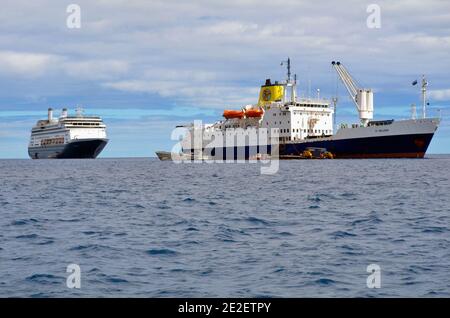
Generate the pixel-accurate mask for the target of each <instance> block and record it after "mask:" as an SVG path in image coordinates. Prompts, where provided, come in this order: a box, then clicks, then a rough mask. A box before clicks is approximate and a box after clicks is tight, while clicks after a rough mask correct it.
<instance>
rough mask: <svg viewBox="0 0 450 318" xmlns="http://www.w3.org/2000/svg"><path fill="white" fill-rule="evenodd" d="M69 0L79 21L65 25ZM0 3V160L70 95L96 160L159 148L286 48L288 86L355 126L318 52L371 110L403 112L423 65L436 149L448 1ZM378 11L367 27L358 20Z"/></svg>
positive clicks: (254, 85)
mask: <svg viewBox="0 0 450 318" xmlns="http://www.w3.org/2000/svg"><path fill="white" fill-rule="evenodd" d="M70 3H77V4H78V5H79V6H80V8H81V28H80V29H69V28H67V26H66V19H67V17H68V15H69V14H68V13H66V8H67V6H68V5H69V4H70ZM339 3H340V5H339V6H337V5H336V4H330V2H327V1H297V0H295V1H294V0H286V1H265V0H259V1H256V0H228V1H210V0H198V1H168V0H165V1H158V0H152V1H138V0H127V1H125V0H108V1H106V0H90V1H76V0H73V1H71V2H66V1H60V0H58V1H57V0H36V1H33V2H32V3H30V1H23V0H15V1H2V3H1V6H2V8H1V10H0V158H26V157H27V152H26V148H27V142H28V138H29V133H30V129H31V126H32V125H33V124H34V123H35V122H36V120H38V119H41V118H45V117H46V109H47V108H48V107H50V106H51V107H53V108H55V109H60V108H63V107H68V108H69V109H72V110H73V109H74V108H75V107H76V106H77V105H82V106H83V107H84V108H85V112H86V113H88V114H99V115H101V116H102V117H103V118H104V120H105V122H106V124H107V125H108V134H109V137H110V139H111V142H110V144H109V145H108V146H107V148H105V150H104V152H103V153H102V155H101V156H102V157H129V156H153V155H154V151H155V150H158V149H169V150H170V149H171V148H172V146H173V145H174V143H175V141H172V140H170V134H171V131H172V129H173V128H174V127H175V126H176V125H178V124H182V123H187V122H190V121H192V120H194V119H202V120H204V121H206V122H210V121H213V120H215V119H218V118H220V116H221V113H222V111H223V109H224V108H239V107H241V106H242V105H244V104H248V103H254V102H256V101H257V96H258V87H259V85H261V84H262V83H263V81H264V80H265V79H266V78H272V79H280V80H281V79H284V76H285V75H284V74H285V69H283V68H282V67H281V66H280V61H281V60H284V59H286V57H287V56H290V57H291V59H292V66H293V71H294V72H295V73H297V74H298V77H299V94H300V95H306V94H308V89H307V87H308V85H307V83H308V80H310V81H311V90H312V91H313V92H314V91H315V90H316V89H317V88H320V89H321V95H322V96H325V97H332V96H334V95H335V94H336V92H337V93H338V96H339V99H340V102H339V105H338V107H339V110H338V118H337V122H338V123H339V122H357V114H356V111H355V109H354V106H353V104H352V103H350V100H349V98H348V96H347V95H346V91H345V89H344V88H343V87H342V86H341V85H340V86H339V88H338V90H337V91H336V74H335V72H334V70H333V69H332V68H331V66H330V62H331V61H332V60H340V61H342V62H343V63H344V64H345V65H346V66H347V67H348V68H349V70H350V71H351V73H352V75H353V76H354V77H355V78H356V79H357V80H358V82H360V83H361V84H362V85H364V86H366V87H371V88H373V89H374V90H375V92H376V93H375V117H376V118H380V119H381V118H407V117H409V116H410V104H411V103H414V102H415V103H417V104H418V103H419V97H420V92H419V90H418V88H417V87H412V86H411V82H412V81H413V80H414V79H417V78H419V77H420V75H421V74H426V75H427V77H428V80H429V83H430V86H429V95H430V100H429V101H430V104H431V105H430V111H429V113H430V115H436V114H437V109H440V110H441V116H442V119H443V121H442V125H441V127H440V128H439V130H438V132H437V134H436V136H435V138H434V140H433V142H432V144H431V146H430V148H429V152H430V153H449V152H450V125H449V117H450V75H449V70H450V54H449V53H450V2H448V1H437V0H436V1H426V2H424V1H417V0H409V1H374V0H371V1H367V2H366V1H360V0H354V1H350V0H349V1H343V2H342V3H341V2H339ZM371 3H376V4H378V5H379V6H380V8H381V28H379V29H370V28H368V27H367V25H366V19H367V17H368V15H369V13H367V12H366V9H367V6H368V5H369V4H371Z"/></svg>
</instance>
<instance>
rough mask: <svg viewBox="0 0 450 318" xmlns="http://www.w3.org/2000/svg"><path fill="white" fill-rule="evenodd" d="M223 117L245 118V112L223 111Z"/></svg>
mask: <svg viewBox="0 0 450 318" xmlns="http://www.w3.org/2000/svg"><path fill="white" fill-rule="evenodd" d="M223 117H225V118H226V119H230V118H243V117H244V112H243V111H242V110H228V109H227V110H224V111H223Z"/></svg>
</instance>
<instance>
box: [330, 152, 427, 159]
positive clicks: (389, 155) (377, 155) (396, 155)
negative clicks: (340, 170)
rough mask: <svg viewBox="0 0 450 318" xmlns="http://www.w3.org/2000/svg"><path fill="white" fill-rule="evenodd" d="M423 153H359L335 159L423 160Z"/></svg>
mask: <svg viewBox="0 0 450 318" xmlns="http://www.w3.org/2000/svg"><path fill="white" fill-rule="evenodd" d="M424 156H425V152H398V153H374V154H370V153H360V154H336V155H335V158H336V159H370V158H378V159H382V158H423V157H424Z"/></svg>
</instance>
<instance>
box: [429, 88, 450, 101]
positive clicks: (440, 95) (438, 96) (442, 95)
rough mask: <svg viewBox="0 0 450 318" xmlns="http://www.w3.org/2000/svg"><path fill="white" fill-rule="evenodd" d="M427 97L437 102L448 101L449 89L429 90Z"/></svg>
mask: <svg viewBox="0 0 450 318" xmlns="http://www.w3.org/2000/svg"><path fill="white" fill-rule="evenodd" d="M428 96H429V97H430V98H432V99H435V100H437V101H450V88H447V89H437V90H430V91H428Z"/></svg>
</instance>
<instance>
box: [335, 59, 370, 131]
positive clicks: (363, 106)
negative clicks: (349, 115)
mask: <svg viewBox="0 0 450 318" xmlns="http://www.w3.org/2000/svg"><path fill="white" fill-rule="evenodd" d="M331 65H333V67H334V69H335V70H336V72H337V73H338V75H339V77H340V79H341V81H342V83H343V84H344V86H345V88H346V89H347V91H348V93H349V94H350V97H351V98H352V100H353V102H354V103H355V105H356V109H357V110H358V114H359V119H360V120H361V124H362V125H363V126H367V124H368V123H369V121H370V120H371V119H373V91H372V89H370V88H360V87H359V86H358V85H357V83H356V82H355V80H354V79H353V78H352V77H351V75H350V73H349V72H348V71H347V69H346V68H345V67H344V65H342V63H341V62H335V61H333V62H331Z"/></svg>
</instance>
